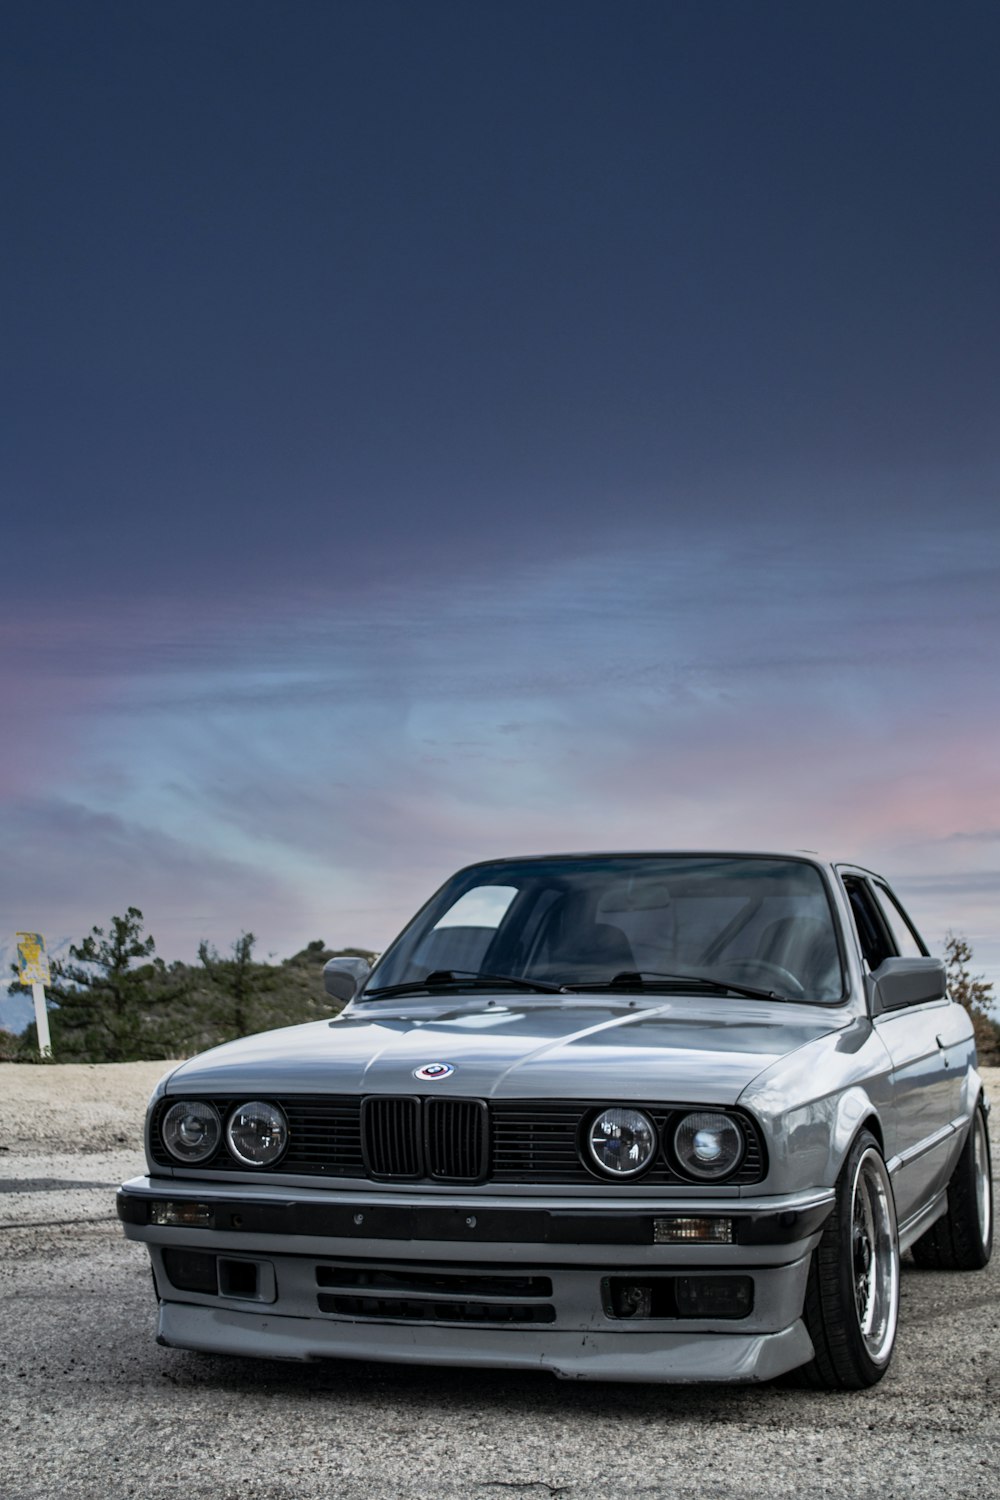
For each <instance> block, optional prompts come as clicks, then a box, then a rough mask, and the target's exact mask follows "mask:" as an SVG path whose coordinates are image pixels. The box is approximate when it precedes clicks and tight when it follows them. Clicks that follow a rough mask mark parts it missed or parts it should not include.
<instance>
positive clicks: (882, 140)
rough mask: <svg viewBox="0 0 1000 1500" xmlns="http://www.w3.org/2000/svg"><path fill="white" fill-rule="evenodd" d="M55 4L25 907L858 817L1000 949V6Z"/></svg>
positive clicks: (148, 913)
mask: <svg viewBox="0 0 1000 1500" xmlns="http://www.w3.org/2000/svg"><path fill="white" fill-rule="evenodd" d="M0 57H2V63H0V67H2V70H3V77H2V79H0V98H2V101H3V103H2V108H3V112H4V117H5V118H4V122H3V134H4V142H5V145H4V150H3V153H2V165H0V180H2V192H3V203H4V216H3V217H4V229H3V241H4V248H3V258H4V263H5V267H6V273H5V276H4V278H3V287H4V304H5V306H4V314H3V329H4V332H3V340H2V346H0V347H2V351H3V352H2V358H0V366H2V378H3V391H2V393H0V402H2V405H0V409H2V411H3V413H4V420H3V422H2V424H0V426H2V441H0V454H2V457H0V465H2V467H0V508H2V518H0V519H2V533H0V534H2V537H3V555H4V560H5V568H4V587H3V589H2V591H0V690H2V701H3V703H4V705H5V712H4V715H3V719H2V731H0V836H2V845H3V849H4V851H5V856H4V860H3V863H2V866H0V944H2V943H5V942H9V941H10V940H11V939H12V937H13V934H14V932H15V931H16V930H18V929H29V930H34V931H40V932H42V933H44V934H45V935H46V936H47V937H48V938H49V941H50V942H51V943H52V944H53V945H55V944H56V943H58V942H60V941H62V942H64V941H65V940H66V939H76V940H79V938H80V937H82V936H83V934H84V933H85V932H86V931H87V930H89V928H90V927H91V925H92V924H95V923H97V924H99V925H106V924H107V921H108V919H109V917H110V916H111V915H112V913H120V912H122V911H124V909H125V907H126V906H128V905H133V906H137V907H139V908H141V910H142V911H143V913H144V915H145V919H146V924H147V927H148V929H149V931H150V932H152V934H153V935H154V937H155V939H156V943H157V949H158V952H159V953H160V954H161V955H162V956H163V957H165V958H166V959H168V960H170V959H174V958H182V959H191V958H192V957H193V956H194V954H195V952H196V949H197V945H198V943H199V941H200V940H201V939H203V938H204V939H208V940H209V941H210V942H213V943H214V944H216V945H217V946H218V947H220V948H223V949H225V948H226V947H228V945H229V944H230V943H231V942H232V941H233V940H235V939H236V937H237V936H238V935H239V934H240V933H241V932H243V931H247V930H249V931H252V932H254V933H255V934H256V935H257V939H258V952H259V953H260V954H261V955H266V954H274V955H276V956H286V955H288V954H291V953H292V952H295V951H296V950H297V949H299V948H301V947H302V946H303V945H304V944H305V943H306V942H308V941H311V940H314V939H316V938H323V939H324V940H325V941H326V942H327V943H329V944H331V945H334V946H343V945H362V946H370V947H373V948H376V949H378V948H382V947H384V946H385V945H386V944H387V942H388V941H389V940H390V939H391V937H392V936H393V935H394V934H395V932H396V931H398V930H399V928H400V927H401V926H402V925H403V923H404V922H405V921H406V920H407V918H408V917H409V916H410V915H411V914H412V912H413V911H414V910H415V909H416V908H417V907H418V906H419V905H420V904H421V903H422V902H423V900H424V899H426V897H427V896H428V895H429V894H430V893H431V892H432V891H433V890H434V889H435V888H436V887H437V885H438V884H440V882H441V881H442V880H443V879H444V878H445V877H446V876H447V875H448V874H449V873H451V871H453V870H454V869H456V868H458V867H459V866H460V865H463V864H465V863H468V862H470V861H473V860H477V859H488V858H492V857H495V856H500V855H510V854H525V853H536V852H546V851H556V850H560V851H562V850H577V849H588V850H593V849H615V850H622V849H647V848H648V849H670V848H681V849H692V848H713V849H718V848H729V849H741V848H750V849H785V848H788V849H799V848H806V849H814V850H818V851H820V852H822V853H824V854H830V855H834V856H837V857H839V858H844V859H849V860H852V861H855V862H859V863H863V864H866V865H868V866H871V867H873V868H875V869H877V870H879V871H881V872H882V873H884V874H885V875H887V876H888V877H889V878H890V879H891V880H892V881H893V882H894V884H895V885H896V887H897V889H898V891H899V893H900V895H901V896H902V899H903V901H904V904H906V905H907V906H908V907H909V909H910V910H911V913H912V915H913V916H914V918H915V919H916V921H917V923H918V925H919V926H920V927H921V928H922V930H923V932H924V935H925V937H926V939H927V941H928V943H929V945H930V946H931V948H932V949H936V950H939V949H940V947H941V944H942V941H943V938H944V934H945V933H946V931H948V930H954V931H957V932H961V933H963V934H964V935H965V936H966V937H967V938H968V939H969V941H970V942H971V943H972V946H973V951H974V955H975V962H974V968H976V969H977V970H982V971H984V972H985V973H987V974H988V975H989V976H991V977H993V978H994V979H995V980H997V981H1000V922H998V915H1000V755H998V746H1000V701H998V686H1000V671H998V666H1000V662H998V657H1000V649H998V648H1000V504H998V499H1000V483H998V481H1000V420H998V417H1000V411H998V404H1000V403H998V397H1000V270H998V267H1000V106H998V104H997V91H996V77H997V72H998V63H1000V10H998V9H997V7H996V6H995V5H993V4H992V3H978V0H955V3H952V4H950V5H948V6H943V5H940V4H938V3H936V0H935V3H933V4H928V3H921V0H907V3H895V0H880V3H879V4H877V5H872V4H871V3H869V0H865V3H854V0H842V3H840V4H838V5H836V6H812V5H808V6H806V5H802V4H801V3H787V4H785V3H779V0H757V3H747V0H714V3H712V4H706V3H704V0H655V3H649V0H614V3H612V0H607V3H594V0H502V3H501V0H477V3H475V4H470V3H469V0H405V3H404V0H399V3H392V0H364V3H356V0H323V3H319V0H290V3H287V4H284V5H274V4H272V3H262V0H240V3H233V0H213V3H212V4H211V5H204V4H203V3H200V0H198V3H189V0H171V3H169V4H167V3H155V0H147V3H144V4H142V5H135V4H134V3H133V0H127V3H124V0H123V3H120V4H119V3H110V0H91V3H89V4H87V5H85V6H81V5H79V4H78V3H75V0H74V3H57V0H41V3H38V0H9V3H7V4H6V5H4V6H3V7H2V8H0ZM998 987H1000V986H998Z"/></svg>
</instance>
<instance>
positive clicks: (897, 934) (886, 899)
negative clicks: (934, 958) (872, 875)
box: [875, 881, 927, 958]
mask: <svg viewBox="0 0 1000 1500" xmlns="http://www.w3.org/2000/svg"><path fill="white" fill-rule="evenodd" d="M875 895H876V896H877V897H878V903H879V906H880V907H881V908H882V915H883V917H884V918H885V920H886V925H887V926H888V928H889V931H890V932H891V933H892V937H893V941H894V943H895V944H896V952H897V953H898V954H899V956H900V957H901V958H925V957H926V955H927V949H926V948H925V947H924V945H923V943H922V942H921V941H920V939H919V938H918V937H917V934H916V932H915V931H914V929H913V927H912V926H911V924H910V919H909V917H908V916H907V915H906V913H905V912H904V910H903V908H902V907H901V906H900V904H899V902H898V901H897V900H896V898H895V896H894V895H893V894H892V892H891V891H890V890H889V888H888V887H887V886H884V885H882V883H881V882H880V881H876V882H875Z"/></svg>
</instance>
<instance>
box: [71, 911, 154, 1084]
mask: <svg viewBox="0 0 1000 1500" xmlns="http://www.w3.org/2000/svg"><path fill="white" fill-rule="evenodd" d="M155 951H156V944H155V942H154V941H153V939H152V937H147V936H145V935H144V933H143V915H142V912H141V911H139V909H138V907H135V906H130V907H128V909H127V910H126V912H125V915H124V916H123V917H112V918H111V925H110V928H109V930H108V931H107V932H105V930H104V928H103V927H92V928H91V930H90V932H89V933H88V935H87V936H86V937H85V938H84V940H83V942H82V943H72V944H71V945H70V949H69V954H70V959H71V960H72V962H67V963H58V964H55V965H54V966H53V984H52V986H51V988H50V990H49V998H50V1000H51V1001H52V1002H53V1004H54V1007H55V1008H54V1010H53V1012H52V1017H51V1025H52V1050H53V1053H54V1055H55V1056H56V1057H58V1058H60V1059H61V1060H62V1059H65V1058H67V1057H74V1058H77V1059H79V1060H80V1061H83V1062H133V1061H135V1060H136V1059H138V1058H142V1057H145V1056H147V1055H148V1053H147V1050H146V1047H145V1043H144V1036H143V1033H144V1030H145V1022H146V1016H147V1011H148V1008H149V1006H150V1004H151V999H152V997H151V993H150V981H151V980H152V979H153V978H154V971H155V966H154V965H153V964H151V963H148V962H144V961H145V960H149V959H151V958H152V956H153V954H154V953H155ZM137 963H138V964H139V967H136V965H137Z"/></svg>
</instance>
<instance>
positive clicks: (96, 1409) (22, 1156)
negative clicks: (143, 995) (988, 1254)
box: [0, 1070, 1000, 1500]
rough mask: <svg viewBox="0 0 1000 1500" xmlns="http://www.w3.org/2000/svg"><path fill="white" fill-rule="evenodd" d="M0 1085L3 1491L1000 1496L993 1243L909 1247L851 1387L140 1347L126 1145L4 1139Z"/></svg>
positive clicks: (76, 1494)
mask: <svg viewBox="0 0 1000 1500" xmlns="http://www.w3.org/2000/svg"><path fill="white" fill-rule="evenodd" d="M5 1071H6V1070H5ZM31 1071H32V1072H33V1073H35V1074H36V1075H37V1074H39V1073H41V1072H42V1071H43V1070H31ZM44 1071H46V1072H49V1074H50V1075H51V1074H52V1073H54V1072H56V1071H57V1070H44ZM2 1089H3V1079H0V1497H2V1500H36V1497H50V1496H51V1497H55V1496H61V1497H62V1496H64V1497H66V1500H98V1497H101V1500H117V1497H119V1496H137V1497H140V1496H141V1497H149V1496H152V1497H158V1496H164V1497H166V1496H184V1497H187V1500H201V1497H205V1500H208V1497H212V1500H252V1497H262V1500H293V1497H294V1500H300V1497H301V1500H312V1497H323V1500H327V1497H331V1500H332V1497H337V1500H374V1497H382V1496H405V1497H409V1496H413V1497H417V1496H425V1495H426V1496H442V1497H453V1496H454V1497H459V1496H460V1497H466V1496H469V1497H476V1500H487V1497H494V1500H498V1497H504V1496H515V1497H517V1496H524V1497H528V1496H546V1495H562V1496H566V1497H568V1500H598V1497H600V1500H605V1497H610V1496H617V1495H641V1496H650V1497H652V1496H656V1497H659V1496H664V1497H666V1496H671V1497H675V1496H680V1497H688V1496H693V1497H701V1496H704V1497H720V1500H721V1497H725V1500H732V1496H733V1495H734V1494H738V1495H743V1496H745V1495H750V1496H753V1497H755V1500H758V1497H760V1500H763V1497H782V1500H784V1497H792V1496H795V1497H810V1496H820V1495H823V1496H826V1495H829V1496H834V1495H836V1496H859V1497H866V1500H867V1497H874V1496H889V1497H896V1496H910V1495H913V1496H924V1495H935V1496H956V1497H958V1496H962V1497H967V1496H968V1497H977V1496H990V1497H991V1500H993V1497H996V1496H997V1495H998V1494H1000V1305H998V1292H1000V1255H998V1257H997V1258H996V1259H995V1260H994V1261H993V1262H992V1264H991V1265H990V1267H989V1268H988V1269H987V1270H986V1271H984V1272H978V1273H971V1274H945V1273H938V1272H924V1271H918V1270H917V1269H916V1268H915V1267H913V1266H912V1265H910V1264H905V1268H904V1275H903V1284H902V1310H901V1319H900V1334H899V1339H898V1343H897V1347H896V1354H895V1358H894V1361H893V1365H892V1368H891V1370H890V1372H889V1374H888V1375H887V1377H886V1378H885V1379H884V1380H883V1381H882V1383H881V1384H880V1385H879V1386H877V1387H875V1388H874V1389H873V1390H871V1391H867V1392H864V1393H863V1394H852V1395H830V1394H821V1393H815V1392H811V1391H803V1390H798V1389H795V1388H791V1387H790V1386H788V1385H787V1384H782V1385H773V1386H756V1387H728V1386H726V1387H724V1386H698V1387H676V1386H628V1385H603V1384H602V1385H592V1384H577V1383H573V1384H565V1383H561V1382H559V1381H557V1380H554V1379H552V1378H551V1377H549V1376H545V1375H541V1374H539V1375H524V1374H510V1373H504V1372H497V1373H483V1372H455V1371H443V1370H436V1369H433V1368H420V1369H410V1368H403V1367H399V1366H390V1365H376V1364H365V1365H361V1364H347V1363H333V1362H330V1363H324V1364H316V1365H297V1364H283V1363H278V1362H253V1363H250V1362H245V1361H238V1360H233V1359H225V1358H217V1357H214V1356H205V1355H195V1354H189V1353H185V1352H183V1351H178V1350H171V1349H161V1348H159V1347H158V1346H157V1345H156V1343H155V1342H154V1333H155V1308H154V1299H153V1293H152V1287H151V1284H150V1276H149V1269H148V1265H147V1261H146V1254H145V1251H144V1250H143V1249H142V1247H141V1246H137V1245H133V1244H129V1243H127V1242H126V1241H125V1240H124V1239H123V1238H122V1236H121V1234H120V1231H119V1229H118V1226H117V1222H116V1220H115V1219H114V1209H113V1193H112V1190H111V1188H110V1187H109V1186H108V1185H109V1184H116V1183H117V1182H118V1181H120V1180H121V1179H122V1178H123V1177H126V1176H130V1175H133V1174H134V1173H135V1172H137V1171H139V1170H141V1157H140V1156H138V1155H137V1153H136V1152H135V1151H134V1150H133V1149H131V1148H123V1147H122V1145H121V1144H120V1143H119V1141H120V1137H119V1135H117V1134H110V1135H109V1134H108V1132H105V1133H104V1135H101V1133H100V1131H96V1132H95V1134H94V1136H93V1138H92V1139H91V1141H90V1149H89V1150H82V1151H76V1152H73V1151H65V1150H63V1151H56V1150H53V1146H54V1145H55V1144H56V1142H55V1141H54V1140H47V1141H44V1142H41V1143H39V1142H32V1141H30V1140H27V1139H19V1138H18V1130H17V1127H16V1125H15V1127H14V1128H13V1129H11V1128H10V1127H9V1125H8V1127H7V1130H6V1133H5V1131H4V1128H3V1127H4V1118H3V1108H2V1105H3V1096H2ZM995 1093H996V1090H995V1089H994V1094H995ZM998 1119H1000V1109H998V1110H997V1111H995V1112H994V1116H993V1130H992V1135H993V1146H994V1160H995V1161H996V1160H998V1159H1000V1149H998V1145H1000V1143H998V1141H997V1129H996V1126H997V1123H998Z"/></svg>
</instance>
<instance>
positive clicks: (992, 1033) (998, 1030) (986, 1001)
mask: <svg viewBox="0 0 1000 1500" xmlns="http://www.w3.org/2000/svg"><path fill="white" fill-rule="evenodd" d="M944 951H945V963H946V965H947V969H948V993H949V994H950V995H951V997H952V999H953V1000H957V1001H958V1003H959V1005H964V1006H965V1008H966V1010H967V1011H968V1012H969V1015H970V1016H971V1017H972V1025H973V1029H974V1030H975V1034H976V1051H977V1052H978V1054H979V1061H980V1062H1000V1026H998V1025H997V1022H996V1021H995V1020H994V1019H993V1016H992V1015H991V1008H992V1003H993V985H992V983H991V982H990V981H989V980H987V979H984V978H983V976H982V975H981V974H970V972H969V964H970V963H971V962H972V948H971V946H970V944H969V943H968V942H967V940H966V939H965V938H964V937H962V936H961V935H960V934H959V933H955V932H949V933H946V934H945V940H944Z"/></svg>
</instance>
